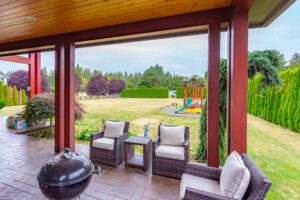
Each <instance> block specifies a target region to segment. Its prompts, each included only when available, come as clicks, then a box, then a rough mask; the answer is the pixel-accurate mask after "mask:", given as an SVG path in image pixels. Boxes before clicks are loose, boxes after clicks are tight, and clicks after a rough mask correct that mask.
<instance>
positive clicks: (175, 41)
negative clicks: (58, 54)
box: [0, 1, 300, 76]
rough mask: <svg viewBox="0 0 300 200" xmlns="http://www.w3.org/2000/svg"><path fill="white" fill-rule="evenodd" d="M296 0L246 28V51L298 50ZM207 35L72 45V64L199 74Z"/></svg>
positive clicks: (48, 60) (45, 60) (50, 58)
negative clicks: (267, 22)
mask: <svg viewBox="0 0 300 200" xmlns="http://www.w3.org/2000/svg"><path fill="white" fill-rule="evenodd" d="M299 10H300V1H296V2H295V3H294V4H293V5H292V6H291V7H290V8H289V9H288V10H287V11H286V12H285V13H283V14H282V15H281V16H280V17H279V18H278V19H276V21H274V22H273V23H272V24H271V25H270V26H269V27H267V28H259V29H251V30H249V51H253V50H264V49H277V50H279V51H280V52H281V53H283V54H284V55H285V58H286V59H290V57H291V55H292V54H293V53H295V52H299V53H300V34H299V33H300V26H299V20H300V13H299ZM207 38H208V37H207V35H196V36H188V37H177V38H169V39H160V40H151V41H143V42H132V43H126V44H125V43H124V44H115V45H106V46H98V47H90V48H80V49H76V64H79V65H81V66H84V67H88V68H91V69H98V70H101V71H103V72H110V71H112V72H117V71H123V72H124V71H127V72H143V71H144V70H145V69H146V68H147V67H149V66H151V65H155V64H159V65H162V66H164V69H165V70H166V71H169V72H171V73H177V74H181V75H184V76H190V75H193V74H198V75H202V76H203V74H204V72H205V71H206V70H207V57H208V54H207V51H208V40H207ZM226 43H227V34H226V33H222V35H221V57H224V58H226V55H227V44H226ZM42 66H43V67H44V66H46V67H47V68H49V69H50V68H51V69H53V68H54V52H45V53H42ZM0 69H1V70H2V71H4V72H6V71H8V70H9V71H14V70H18V69H27V66H26V65H20V64H15V63H9V62H3V61H0Z"/></svg>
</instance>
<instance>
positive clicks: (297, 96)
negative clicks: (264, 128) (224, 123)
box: [248, 66, 300, 133]
mask: <svg viewBox="0 0 300 200" xmlns="http://www.w3.org/2000/svg"><path fill="white" fill-rule="evenodd" d="M279 75H280V77H281V80H282V85H281V86H279V87H266V88H259V86H260V82H261V80H262V76H261V75H259V76H256V77H255V78H254V79H252V80H249V82H248V112H249V113H251V114H253V115H256V116H258V117H261V118H263V119H265V120H267V121H270V122H273V123H276V124H278V125H281V126H283V127H286V128H288V129H290V130H292V131H297V132H299V133H300V125H299V124H300V90H299V88H300V66H299V67H297V68H291V69H287V70H285V71H282V72H281V73H280V74H279Z"/></svg>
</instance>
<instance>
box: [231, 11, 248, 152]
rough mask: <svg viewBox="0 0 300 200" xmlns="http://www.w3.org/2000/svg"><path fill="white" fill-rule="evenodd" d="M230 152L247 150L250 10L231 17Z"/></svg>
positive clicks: (235, 13) (236, 13)
mask: <svg viewBox="0 0 300 200" xmlns="http://www.w3.org/2000/svg"><path fill="white" fill-rule="evenodd" d="M230 34H231V52H230V56H231V58H230V59H231V61H230V82H229V83H230V94H229V95H230V97H229V99H230V109H229V110H228V112H230V113H229V119H228V120H229V122H228V124H229V130H230V136H229V137H230V140H229V141H230V143H229V152H232V151H237V152H238V153H240V154H241V153H246V152H247V86H248V11H247V10H242V11H238V12H234V13H233V15H232V19H231V33H230Z"/></svg>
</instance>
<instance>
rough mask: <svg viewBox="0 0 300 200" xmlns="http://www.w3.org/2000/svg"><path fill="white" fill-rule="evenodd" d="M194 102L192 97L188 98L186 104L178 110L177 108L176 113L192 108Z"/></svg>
mask: <svg viewBox="0 0 300 200" xmlns="http://www.w3.org/2000/svg"><path fill="white" fill-rule="evenodd" d="M192 102H193V100H192V99H191V98H188V99H187V100H186V105H185V106H183V107H181V108H179V109H178V110H176V111H175V113H179V112H181V111H183V110H184V109H187V108H190V106H191V105H192Z"/></svg>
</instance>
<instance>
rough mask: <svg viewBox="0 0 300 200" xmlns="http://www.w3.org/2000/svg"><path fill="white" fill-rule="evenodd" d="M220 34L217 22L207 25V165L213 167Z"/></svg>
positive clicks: (216, 140) (216, 164) (216, 152)
mask: <svg viewBox="0 0 300 200" xmlns="http://www.w3.org/2000/svg"><path fill="white" fill-rule="evenodd" d="M220 32H221V24H220V23H219V22H215V23H211V24H209V30H208V41H209V46H208V102H207V103H208V105H207V109H208V112H207V113H208V114H207V115H208V116H207V164H208V165H209V166H213V167H219V107H220Z"/></svg>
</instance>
